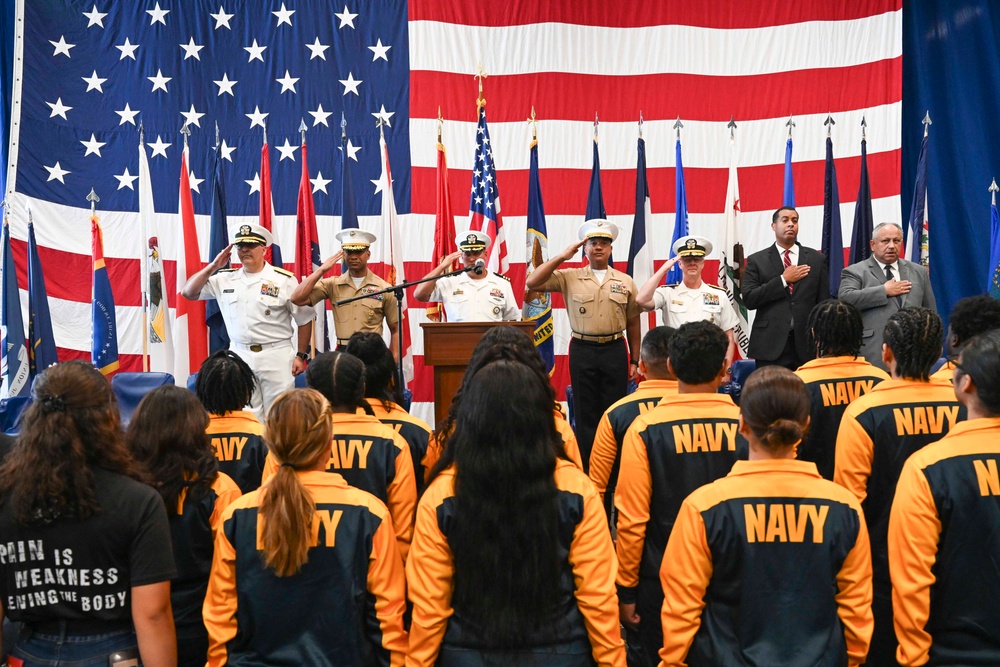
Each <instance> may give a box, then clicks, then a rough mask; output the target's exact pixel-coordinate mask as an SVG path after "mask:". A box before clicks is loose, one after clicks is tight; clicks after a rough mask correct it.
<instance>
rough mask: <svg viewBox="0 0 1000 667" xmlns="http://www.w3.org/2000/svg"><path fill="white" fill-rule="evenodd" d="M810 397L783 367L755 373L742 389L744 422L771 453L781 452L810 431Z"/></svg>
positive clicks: (792, 374) (798, 381) (793, 376)
mask: <svg viewBox="0 0 1000 667" xmlns="http://www.w3.org/2000/svg"><path fill="white" fill-rule="evenodd" d="M809 411H810V405H809V394H808V393H807V392H806V386H805V384H803V383H802V380H801V379H799V377H798V376H797V375H796V374H795V373H793V372H791V371H790V370H788V369H787V368H782V367H781V366H765V367H764V368H759V369H757V370H756V371H754V372H753V373H752V374H751V375H750V377H749V378H748V379H747V382H746V384H745V385H744V386H743V396H742V397H741V398H740V414H741V415H742V416H743V423H744V424H746V425H747V426H749V427H750V430H751V431H752V432H753V434H754V435H755V436H757V438H758V439H759V440H760V444H761V445H763V447H764V448H765V449H767V450H768V451H770V452H772V453H781V452H783V451H785V450H787V449H789V448H790V447H793V446H795V444H796V443H798V442H799V441H801V440H802V438H804V437H805V435H806V433H807V432H808V430H809Z"/></svg>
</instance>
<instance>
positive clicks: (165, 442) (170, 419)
mask: <svg viewBox="0 0 1000 667" xmlns="http://www.w3.org/2000/svg"><path fill="white" fill-rule="evenodd" d="M206 428H208V413H207V412H205V408H204V406H202V404H201V402H200V401H199V400H198V398H197V397H196V396H195V395H194V394H192V393H191V392H190V391H188V390H187V389H183V388H181V387H177V386H174V385H172V384H170V385H164V386H162V387H157V388H156V389H154V390H153V391H151V392H149V393H148V394H146V395H145V396H144V397H143V399H142V401H141V402H140V403H139V407H138V408H136V411H135V414H134V415H132V421H131V422H129V425H128V430H127V431H126V432H125V442H126V444H127V445H128V448H129V451H131V452H132V455H133V456H134V457H135V459H136V461H137V462H138V463H139V464H140V465H142V466H143V467H144V468H145V470H146V472H147V473H148V474H149V476H150V481H151V483H152V485H153V488H155V489H156V490H157V491H158V492H159V493H160V496H161V497H162V498H163V502H164V503H165V504H166V506H167V514H180V507H179V503H178V499H179V498H180V496H181V492H182V491H183V490H184V489H187V490H188V491H187V496H188V497H189V498H191V499H198V498H201V497H202V496H204V495H205V493H206V492H207V491H208V490H209V489H210V488H211V486H212V482H214V481H215V480H216V479H217V478H218V477H219V462H218V461H217V460H216V458H215V451H214V450H213V449H212V444H211V441H210V439H209V436H208V434H207V433H205V429H206Z"/></svg>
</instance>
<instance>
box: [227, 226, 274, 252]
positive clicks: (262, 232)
mask: <svg viewBox="0 0 1000 667" xmlns="http://www.w3.org/2000/svg"><path fill="white" fill-rule="evenodd" d="M272 241H273V239H272V238H271V232H269V231H267V230H266V229H264V228H263V227H261V226H260V225H240V228H239V229H238V230H237V231H236V236H235V237H234V238H233V243H263V244H264V247H265V248H266V247H268V246H270V245H271V242H272Z"/></svg>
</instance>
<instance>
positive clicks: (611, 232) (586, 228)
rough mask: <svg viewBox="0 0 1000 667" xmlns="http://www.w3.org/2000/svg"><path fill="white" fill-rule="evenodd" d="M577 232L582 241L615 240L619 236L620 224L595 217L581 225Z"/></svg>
mask: <svg viewBox="0 0 1000 667" xmlns="http://www.w3.org/2000/svg"><path fill="white" fill-rule="evenodd" d="M577 233H578V234H579V236H580V240H581V241H586V240H588V239H608V240H610V241H611V242H614V240H615V239H617V238H618V225H616V224H615V223H613V222H608V221H607V220H604V219H603V218H594V219H593V220H587V221H586V222H585V223H583V224H582V225H580V229H579V231H578V232H577Z"/></svg>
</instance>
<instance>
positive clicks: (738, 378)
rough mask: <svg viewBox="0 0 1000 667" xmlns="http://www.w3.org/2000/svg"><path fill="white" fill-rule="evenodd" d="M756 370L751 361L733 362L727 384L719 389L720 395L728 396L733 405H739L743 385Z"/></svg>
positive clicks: (754, 363) (754, 362) (739, 360)
mask: <svg viewBox="0 0 1000 667" xmlns="http://www.w3.org/2000/svg"><path fill="white" fill-rule="evenodd" d="M755 370H757V362H756V361H755V360H753V359H737V360H736V361H734V362H733V372H732V374H731V375H730V378H729V382H727V383H726V384H724V385H722V386H721V387H719V393H720V394H729V396H730V397H731V398H732V399H733V403H735V404H736V405H739V404H740V396H742V395H743V385H744V384H746V381H747V378H749V377H750V374H751V373H753V372H754V371H755Z"/></svg>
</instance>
